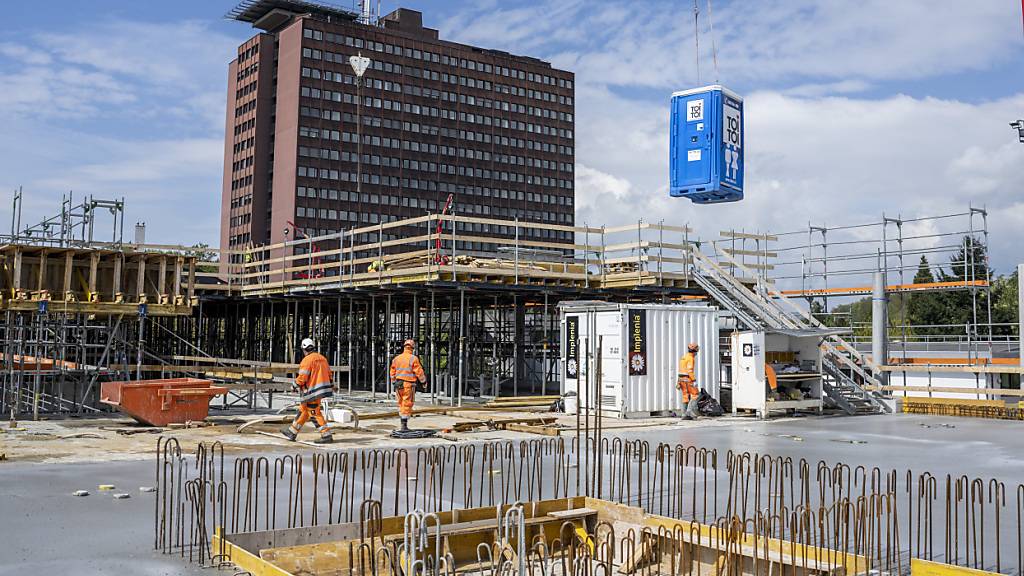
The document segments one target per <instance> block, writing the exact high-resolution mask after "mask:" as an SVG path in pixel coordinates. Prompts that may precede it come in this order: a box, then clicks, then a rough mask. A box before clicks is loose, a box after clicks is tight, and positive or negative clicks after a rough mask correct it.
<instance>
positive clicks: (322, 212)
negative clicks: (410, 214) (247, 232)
mask: <svg viewBox="0 0 1024 576" xmlns="http://www.w3.org/2000/svg"><path fill="white" fill-rule="evenodd" d="M392 198H393V199H394V198H395V197H393V196H392ZM402 200H403V201H408V202H403V206H406V207H410V208H414V209H415V208H423V209H424V210H436V208H427V206H426V204H427V201H426V200H423V199H418V198H409V197H407V196H404V197H402ZM430 202H432V203H434V204H435V206H436V202H434V201H430ZM395 205H396V204H392V206H395ZM377 206H381V204H377ZM494 211H495V212H496V210H494ZM491 212H492V207H491V206H488V205H487V204H460V212H459V213H460V214H468V215H477V216H490V215H491ZM522 212H527V213H532V214H533V215H535V216H540V218H538V219H537V220H538V221H540V220H550V221H552V222H556V223H559V224H570V223H572V218H571V216H570V215H569V214H566V213H562V212H549V213H540V212H531V211H522ZM295 215H296V216H297V217H298V218H310V219H319V220H321V221H324V220H328V221H334V220H347V221H349V222H363V223H367V224H378V223H384V224H387V223H388V222H395V221H397V220H400V218H399V217H398V216H396V215H394V214H380V213H379V212H356V211H350V210H336V209H334V208H314V207H312V206H296V207H295ZM243 216H247V215H243ZM243 216H239V217H237V218H232V226H234V225H235V224H234V221H235V220H236V219H237V220H239V223H240V224H243V223H248V221H249V220H245V221H244V222H243V220H244V217H243ZM545 216H546V217H545ZM240 224H239V225H240ZM476 226H479V227H480V230H474V232H484V230H483V228H484V227H485V226H486V227H488V228H499V227H498V226H490V225H486V224H476ZM501 228H507V229H509V230H512V232H509V233H508V234H510V235H511V234H514V233H515V232H514V227H512V226H502V227H501ZM527 230H531V228H524V229H522V230H520V235H523V232H525V231H527Z"/></svg>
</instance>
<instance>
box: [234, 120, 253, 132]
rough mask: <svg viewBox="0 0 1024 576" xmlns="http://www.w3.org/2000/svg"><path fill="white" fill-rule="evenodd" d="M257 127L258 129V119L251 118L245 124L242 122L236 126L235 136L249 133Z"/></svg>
mask: <svg viewBox="0 0 1024 576" xmlns="http://www.w3.org/2000/svg"><path fill="white" fill-rule="evenodd" d="M255 127H256V119H255V118H249V119H248V120H246V121H245V122H242V123H241V124H236V125H235V136H238V135H239V134H241V133H242V132H247V131H249V130H252V129H253V128H255Z"/></svg>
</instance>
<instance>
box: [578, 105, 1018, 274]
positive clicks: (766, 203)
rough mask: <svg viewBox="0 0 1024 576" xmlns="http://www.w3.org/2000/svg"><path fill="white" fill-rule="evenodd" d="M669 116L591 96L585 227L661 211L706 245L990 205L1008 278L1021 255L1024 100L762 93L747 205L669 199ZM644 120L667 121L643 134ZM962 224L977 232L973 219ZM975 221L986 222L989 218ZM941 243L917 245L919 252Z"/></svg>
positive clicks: (751, 137)
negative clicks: (1021, 114)
mask: <svg viewBox="0 0 1024 576" xmlns="http://www.w3.org/2000/svg"><path fill="white" fill-rule="evenodd" d="M666 108H667V107H666V106H664V105H663V104H662V103H659V102H643V101H631V100H626V99H622V98H616V97H614V96H610V95H607V93H606V95H605V97H604V98H603V99H602V98H598V99H596V101H591V100H589V99H588V100H586V101H583V100H581V104H580V107H579V109H578V110H577V116H578V117H579V122H580V124H581V127H580V129H579V131H580V133H581V135H580V137H581V138H583V134H584V133H585V132H586V131H588V130H594V131H595V132H597V133H599V134H603V135H604V141H602V138H601V137H595V138H593V139H591V138H585V139H583V141H581V142H579V147H578V165H580V167H578V173H577V195H578V197H579V200H578V209H577V219H578V220H580V221H583V220H586V221H589V222H590V223H595V222H597V223H606V224H610V225H614V224H624V223H627V222H633V221H635V220H636V219H637V218H639V217H644V218H653V217H655V215H659V216H664V217H666V218H668V219H672V220H675V221H676V222H677V223H682V222H689V223H690V224H691V225H693V226H695V227H696V228H697V229H698V232H699V233H701V234H702V236H704V237H705V238H714V237H716V236H717V234H718V232H719V231H720V230H722V229H726V228H735V229H746V230H747V231H753V230H760V231H772V232H786V231H793V230H799V229H804V230H806V228H807V225H808V223H813V224H815V225H829V226H835V225H841V224H844V225H845V224H858V223H864V222H877V221H879V220H880V219H881V217H882V215H883V213H884V214H886V215H887V216H890V217H898V216H901V217H903V218H914V217H919V216H936V215H941V214H952V213H959V212H964V211H966V209H967V207H968V205H970V204H973V205H974V206H976V207H981V206H986V207H987V208H988V210H989V214H990V216H989V226H990V231H991V233H992V235H991V238H992V241H993V257H994V264H995V265H996V266H997V268H999V269H1001V270H1008V269H1009V266H1010V265H1012V264H1014V263H1015V261H1016V260H1020V258H1021V256H1020V251H1019V248H1018V247H1017V246H1016V240H1015V239H1014V238H1015V237H1016V235H1017V234H1018V232H1017V229H1015V228H1014V225H1015V224H1014V223H1015V222H1018V220H1015V219H1014V218H1018V219H1019V218H1020V210H1019V208H1017V207H1018V206H1019V205H1020V204H1021V203H1022V200H1021V195H1020V190H1021V189H1022V187H1024V172H1022V171H1021V170H1020V169H1019V167H1020V166H1024V146H1021V145H1020V144H1019V143H1018V142H1016V139H1015V138H1013V136H1014V135H1013V134H1012V131H1011V130H1009V129H1008V128H1007V126H1006V122H1005V118H1008V117H1011V116H1012V115H1013V113H1014V111H1015V110H1020V109H1022V108H1024V94H1020V95H1017V96H1013V97H1010V98H1005V99H1002V100H997V101H994V102H989V103H982V104H969V103H964V102H957V101H949V100H939V99H934V98H924V99H918V98H911V97H908V96H894V97H891V98H887V99H884V100H867V99H853V98H838V97H833V98H796V97H793V96H787V95H784V94H780V93H777V92H757V93H754V94H751V95H750V96H749V97H748V98H747V99H746V111H747V139H746V144H747V152H748V157H747V172H746V178H747V181H746V182H747V189H746V198H745V199H744V200H743V201H742V202H739V203H734V204H722V205H715V206H698V205H695V204H692V203H690V202H689V201H686V200H683V199H674V198H669V197H668V195H667V189H666V183H667V180H668V162H667V158H668V139H667V136H666V135H667V133H668V132H667V130H668V126H667V117H666V112H665V110H666ZM608 110H614V114H609V113H607V111H608ZM638 117H641V118H656V119H658V120H657V121H654V122H652V123H650V124H644V123H640V126H638V127H635V126H634V122H635V119H636V118H638ZM584 126H586V128H584ZM615 135H617V137H616V136H615ZM595 175H599V177H596V176H595ZM612 203H616V204H615V206H614V208H613V207H612ZM1015 214H1016V215H1017V216H1014V215H1015ZM957 223H958V224H960V225H963V227H962V231H966V230H967V222H966V219H963V218H961V219H959V220H958V221H957ZM928 226H929V225H927V224H908V225H907V227H906V228H905V229H904V234H905V235H906V236H907V237H910V236H920V235H924V232H925V231H928V230H930V231H931V232H929V233H934V232H935V231H936V229H935V228H928ZM975 226H976V227H978V228H980V226H981V219H980V217H979V218H976V223H975ZM942 231H945V229H943V230H942ZM859 234H861V236H862V237H863V238H864V239H866V240H867V239H871V240H873V239H876V238H878V237H879V236H880V232H879V229H878V228H874V229H866V230H863V231H861V232H859ZM851 237H852V235H851ZM935 243H936V240H935V239H927V240H919V241H916V243H912V242H908V244H907V247H908V248H909V247H923V246H933V245H935Z"/></svg>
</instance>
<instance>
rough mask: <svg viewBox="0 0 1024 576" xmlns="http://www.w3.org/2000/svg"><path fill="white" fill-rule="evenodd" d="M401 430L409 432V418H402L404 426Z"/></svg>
mask: <svg viewBox="0 0 1024 576" xmlns="http://www.w3.org/2000/svg"><path fill="white" fill-rule="evenodd" d="M401 430H402V432H408V431H409V419H408V418H402V428H401Z"/></svg>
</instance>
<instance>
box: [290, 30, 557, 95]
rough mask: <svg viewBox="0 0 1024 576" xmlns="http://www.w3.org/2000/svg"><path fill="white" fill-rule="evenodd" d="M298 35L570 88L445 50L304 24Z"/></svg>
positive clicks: (541, 76) (543, 77)
mask: <svg viewBox="0 0 1024 576" xmlns="http://www.w3.org/2000/svg"><path fill="white" fill-rule="evenodd" d="M302 35H303V36H304V37H306V38H309V39H311V40H325V39H326V41H327V42H330V43H332V44H339V45H344V46H351V47H352V48H356V49H364V48H365V49H367V50H371V51H374V52H381V53H384V54H393V55H396V56H403V55H404V56H405V57H406V58H412V59H414V60H422V61H423V62H431V63H433V64H441V65H443V66H452V67H455V66H457V67H459V68H464V69H466V70H473V71H478V72H483V73H485V74H495V75H498V76H504V77H505V78H517V79H519V80H527V81H529V82H537V83H541V84H546V85H548V86H556V85H557V86H558V87H559V88H568V89H572V80H566V79H564V78H555V77H553V76H548V75H546V74H535V73H533V72H527V71H524V70H517V69H514V68H507V67H505V66H492V65H491V64H489V63H487V62H477V61H475V60H469V59H466V58H454V57H448V56H447V55H445V54H438V53H436V52H429V51H426V50H418V49H415V48H405V49H404V50H403V49H402V47H401V46H397V45H395V44H385V43H382V42H376V41H373V40H366V41H364V40H363V39H362V38H353V37H351V36H345V35H343V34H332V33H330V32H322V31H320V30H315V29H311V28H306V29H305V30H303V31H302Z"/></svg>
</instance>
